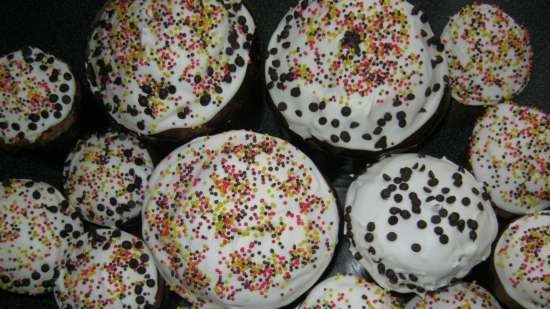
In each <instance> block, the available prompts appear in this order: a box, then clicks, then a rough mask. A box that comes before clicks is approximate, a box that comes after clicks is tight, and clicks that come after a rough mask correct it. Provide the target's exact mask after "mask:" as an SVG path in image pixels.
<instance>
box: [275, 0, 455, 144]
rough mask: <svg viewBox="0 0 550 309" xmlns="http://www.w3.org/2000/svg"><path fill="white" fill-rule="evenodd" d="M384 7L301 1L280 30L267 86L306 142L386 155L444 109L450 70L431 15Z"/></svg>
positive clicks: (347, 0) (392, 4)
mask: <svg viewBox="0 0 550 309" xmlns="http://www.w3.org/2000/svg"><path fill="white" fill-rule="evenodd" d="M381 3H382V1H374V0H343V1H332V0H331V1H329V0H320V1H301V2H300V4H299V5H297V6H296V7H294V8H292V9H291V10H290V11H289V12H288V14H287V15H286V16H285V18H283V20H282V21H281V22H280V24H279V26H278V28H277V29H276V30H275V33H274V34H273V36H272V37H271V41H270V42H269V55H268V58H267V60H266V72H265V76H266V81H267V87H268V89H269V93H270V95H271V98H272V100H273V103H274V104H275V106H276V107H277V109H278V110H279V111H280V112H281V114H282V115H283V116H284V118H285V119H286V121H287V122H288V124H289V126H290V129H291V130H292V131H294V132H295V133H297V134H298V135H300V136H301V137H302V138H304V139H307V138H310V137H314V138H316V139H318V140H320V141H323V142H326V143H329V144H330V145H333V146H337V147H342V148H347V149H357V150H366V151H380V150H384V149H386V148H391V147H393V146H397V145H398V144H399V143H401V142H403V141H404V140H405V139H406V138H408V137H409V136H411V135H413V134H414V133H415V132H416V131H417V130H418V129H419V128H421V127H422V126H423V125H424V124H425V123H426V122H427V121H428V120H429V119H430V118H431V117H432V116H433V115H434V113H435V112H436V110H437V108H438V107H439V104H440V101H441V99H442V97H443V94H444V92H445V87H446V82H445V81H444V79H446V78H445V75H446V74H448V68H447V64H446V62H445V61H444V58H443V57H442V54H441V53H440V52H439V51H438V49H439V50H441V51H443V46H442V45H441V44H440V42H439V40H438V39H437V38H436V37H435V36H434V34H433V32H432V30H431V28H430V26H429V24H428V23H427V18H426V15H425V14H424V13H423V12H422V11H420V10H419V9H418V8H415V7H413V6H412V5H411V4H409V3H408V2H405V1H402V0H390V1H383V3H382V4H381Z"/></svg>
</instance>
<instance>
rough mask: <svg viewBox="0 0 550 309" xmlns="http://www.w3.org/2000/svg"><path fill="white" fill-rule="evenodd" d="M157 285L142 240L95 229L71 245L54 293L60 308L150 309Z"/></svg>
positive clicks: (147, 252)
mask: <svg viewBox="0 0 550 309" xmlns="http://www.w3.org/2000/svg"><path fill="white" fill-rule="evenodd" d="M158 284H159V282H158V278H157V270H156V268H155V263H154V262H153V258H152V255H151V252H150V250H149V249H148V248H147V247H146V246H145V244H144V243H143V241H142V240H140V239H139V238H137V237H135V236H133V235H130V234H128V233H126V232H122V231H120V230H114V229H99V230H97V231H95V232H88V233H86V234H84V235H83V236H82V237H81V239H80V241H79V242H78V243H77V244H76V245H75V246H74V247H72V248H71V250H70V252H69V253H68V254H67V256H66V260H65V262H64V264H63V265H62V267H61V268H60V276H59V278H58V279H57V281H56V283H55V290H54V295H55V300H56V301H57V304H58V306H59V308H61V309H68V308H71V309H95V308H102V309H121V308H132V309H140V308H143V309H151V308H153V306H154V305H155V304H156V297H157V291H158Z"/></svg>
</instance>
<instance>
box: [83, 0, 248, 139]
mask: <svg viewBox="0 0 550 309" xmlns="http://www.w3.org/2000/svg"><path fill="white" fill-rule="evenodd" d="M233 2H235V1H233ZM254 29H255V25H254V22H253V20H252V17H251V16H250V13H249V12H248V10H247V9H246V8H245V7H244V5H242V4H240V3H236V2H235V3H233V4H230V3H225V4H224V3H223V2H222V1H217V0H203V1H196V0H192V1H189V0H170V1H154V0H137V1H121V0H111V1H110V2H109V3H108V5H107V6H106V8H105V10H104V11H103V13H102V14H101V16H100V18H99V20H98V22H96V28H95V30H94V32H93V34H92V37H91V39H90V41H89V45H88V53H89V57H88V63H87V70H88V79H89V82H90V85H91V88H92V91H93V92H94V93H97V94H98V95H99V96H100V97H101V98H102V100H103V103H104V104H105V105H106V107H107V111H108V112H109V113H110V114H111V116H112V117H113V118H114V119H115V120H116V121H118V122H119V123H120V124H122V125H124V126H125V127H127V128H128V129H130V130H133V131H136V132H138V133H141V134H145V135H151V134H157V133H161V132H164V131H166V130H169V129H174V128H195V127H198V126H200V125H203V124H205V123H207V122H208V121H209V120H210V119H212V118H213V117H214V116H215V115H216V113H218V111H220V110H221V109H222V108H223V107H224V106H225V105H226V104H227V103H228V102H229V101H230V100H231V98H232V97H233V96H234V95H235V93H236V92H237V90H238V89H239V88H240V85H241V83H242V81H243V80H244V77H245V74H246V68H247V65H248V63H249V61H250V56H249V50H248V48H249V47H250V44H251V40H252V34H253V33H254ZM232 34H234V37H233V35H232ZM233 39H234V40H233ZM227 49H231V51H232V52H231V53H230V54H228V53H227V51H226V50H227ZM109 67H110V68H111V69H112V70H107V69H105V68H109ZM209 67H211V68H212V72H211V73H212V74H211V75H209V74H208V73H209V72H208V68H209ZM233 69H234V72H231V70H233ZM226 76H229V77H230V80H226V81H224V78H225V77H226ZM199 77H200V78H199ZM117 79H118V80H117ZM119 81H120V82H119ZM145 85H147V87H149V88H150V91H149V90H147V91H146V90H144V86H145ZM147 92H150V93H149V94H148V93H147ZM207 94H208V95H209V96H210V99H209V100H208V102H206V104H207V105H206V106H205V105H203V104H202V103H201V100H202V99H203V98H206V97H205V95H207ZM145 101H146V102H145ZM140 102H142V103H140ZM203 103H205V102H203Z"/></svg>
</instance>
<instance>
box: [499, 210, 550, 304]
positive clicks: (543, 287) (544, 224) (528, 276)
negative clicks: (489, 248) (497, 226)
mask: <svg viewBox="0 0 550 309" xmlns="http://www.w3.org/2000/svg"><path fill="white" fill-rule="evenodd" d="M549 260H550V211H542V212H538V213H532V214H528V215H526V216H524V217H522V218H520V219H518V220H516V221H515V222H513V223H511V224H510V225H509V226H508V228H507V229H506V230H505V231H504V233H503V234H502V236H501V237H500V239H499V241H498V243H497V246H496V247H495V252H494V257H493V261H494V265H495V269H496V273H497V275H498V279H499V280H500V282H501V283H502V285H503V286H504V289H505V290H506V292H507V294H508V295H509V296H510V297H512V298H513V299H514V300H515V301H516V302H518V303H519V304H520V305H522V306H523V307H525V308H529V309H543V308H548V306H549V304H550V293H549V292H550V291H549V287H548V280H549V278H550V264H549V263H548V261H549Z"/></svg>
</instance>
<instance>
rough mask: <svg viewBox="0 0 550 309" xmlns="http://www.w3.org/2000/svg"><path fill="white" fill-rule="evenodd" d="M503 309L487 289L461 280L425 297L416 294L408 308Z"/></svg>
mask: <svg viewBox="0 0 550 309" xmlns="http://www.w3.org/2000/svg"><path fill="white" fill-rule="evenodd" d="M449 308H457V309H458V308H468V309H501V308H502V307H500V305H499V303H498V302H497V300H496V299H495V298H494V297H493V295H491V293H489V292H488V291H487V290H485V289H484V288H482V287H481V286H479V285H477V284H475V283H468V282H459V283H456V284H453V285H451V286H448V287H446V288H442V289H440V290H437V291H435V292H432V293H428V294H427V295H426V296H425V297H419V296H416V297H414V298H413V299H411V300H410V301H409V303H408V304H407V307H406V309H449Z"/></svg>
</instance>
